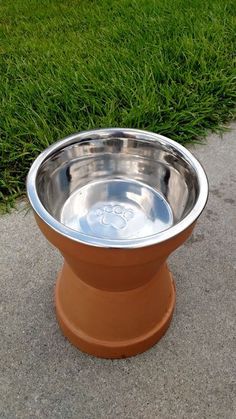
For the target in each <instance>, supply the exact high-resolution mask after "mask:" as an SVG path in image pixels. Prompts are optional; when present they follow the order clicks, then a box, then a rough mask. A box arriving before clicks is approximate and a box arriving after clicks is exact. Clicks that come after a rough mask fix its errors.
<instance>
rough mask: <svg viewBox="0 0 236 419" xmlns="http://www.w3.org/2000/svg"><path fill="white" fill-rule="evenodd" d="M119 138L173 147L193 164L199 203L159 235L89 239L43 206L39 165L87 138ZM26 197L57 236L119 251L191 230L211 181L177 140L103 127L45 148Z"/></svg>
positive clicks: (31, 173)
mask: <svg viewBox="0 0 236 419" xmlns="http://www.w3.org/2000/svg"><path fill="white" fill-rule="evenodd" d="M112 136H113V137H115V136H120V137H123V138H126V137H127V138H136V139H142V140H148V141H156V142H158V143H159V144H162V145H168V146H171V147H172V148H173V149H175V150H177V151H179V152H180V154H181V155H182V156H183V157H184V159H185V160H186V161H187V162H188V163H189V164H190V166H191V167H192V168H193V169H194V171H195V173H196V176H197V179H198V185H199V195H198V198H197V200H196V203H195V205H194V206H193V208H192V209H191V211H190V212H189V213H188V214H187V215H186V216H185V217H184V218H183V219H182V220H181V221H179V222H178V223H176V224H174V225H173V226H171V227H169V228H168V229H166V230H164V231H161V232H160V233H155V234H153V235H149V236H146V237H141V238H135V239H122V240H117V239H115V240H114V239H105V238H102V237H95V236H90V235H87V234H85V233H81V232H79V231H76V230H73V229H71V228H69V227H67V226H66V225H64V224H62V223H61V222H60V221H58V220H56V219H55V218H54V217H53V216H52V215H51V214H50V213H49V212H48V211H47V210H46V208H45V207H44V206H43V204H42V202H41V200H40V199H39V196H38V193H37V188H36V179H37V174H38V170H39V168H40V166H41V165H42V163H43V162H44V161H45V160H46V159H48V158H49V157H50V156H51V155H53V154H54V153H55V152H57V151H59V150H60V149H62V148H64V147H65V146H69V145H72V144H75V143H77V142H81V141H86V140H88V139H90V140H91V139H94V140H96V139H99V138H104V139H106V138H110V137H112ZM26 188H27V195H28V199H29V201H30V204H31V206H32V208H33V210H34V211H35V212H36V214H37V215H38V216H39V217H40V218H41V220H42V221H44V222H45V223H46V224H47V225H48V226H49V227H50V228H52V229H53V230H54V231H56V232H57V233H59V234H61V235H62V236H64V237H67V238H69V239H71V240H73V241H75V242H79V243H81V244H86V245H89V246H95V247H105V248H118V249H134V248H140V247H146V246H151V245H155V244H158V243H162V242H164V241H167V240H170V239H172V238H174V237H176V236H177V235H179V234H180V233H182V232H183V231H184V230H186V229H187V228H188V227H190V226H191V225H192V224H193V223H194V222H195V221H196V220H197V218H198V217H199V216H200V214H201V213H202V211H203V209H204V207H205V205H206V203H207V199H208V190H209V187H208V179H207V176H206V173H205V171H204V169H203V167H202V165H201V164H200V163H199V161H198V160H197V159H196V157H194V156H193V154H192V153H191V152H190V151H189V150H187V149H186V148H185V147H183V146H182V145H180V144H179V143H177V142H176V141H174V140H171V139H169V138H167V137H165V136H163V135H160V134H156V133H154V132H151V131H145V130H138V129H132V128H101V129H94V130H88V131H81V132H78V133H75V134H72V135H70V136H67V137H65V138H64V139H62V140H59V141H57V142H56V143H54V144H52V145H51V146H49V147H48V148H46V149H45V150H44V151H43V152H42V153H41V154H40V155H39V156H38V157H37V158H36V159H35V160H34V162H33V164H32V166H31V168H30V170H29V172H28V176H27V181H26Z"/></svg>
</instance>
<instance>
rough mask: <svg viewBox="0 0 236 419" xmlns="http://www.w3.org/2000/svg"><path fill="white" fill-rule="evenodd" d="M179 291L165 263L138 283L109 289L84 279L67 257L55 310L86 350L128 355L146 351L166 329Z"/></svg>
mask: <svg viewBox="0 0 236 419" xmlns="http://www.w3.org/2000/svg"><path fill="white" fill-rule="evenodd" d="M175 294H176V292H175V285H174V281H173V279H172V276H171V274H170V272H169V270H168V268H167V265H166V264H163V265H162V266H161V268H160V269H159V271H158V273H157V274H156V275H155V276H154V277H153V278H152V279H151V280H150V281H148V282H147V283H146V284H144V285H143V286H141V287H139V288H135V289H131V290H128V291H127V290H126V291H107V290H101V289H97V288H94V287H91V286H90V285H87V284H86V283H85V282H83V281H81V279H80V278H78V277H77V276H76V275H75V274H74V272H73V271H72V270H71V268H70V267H69V266H68V264H67V263H66V262H65V263H64V266H63V268H62V271H61V272H60V274H59V276H58V280H57V284H56V290H55V301H56V313H57V318H58V322H59V325H60V327H61V329H62V331H63V333H64V335H65V336H66V337H67V338H68V339H69V341H70V342H71V343H72V344H73V345H75V346H76V347H78V348H79V349H81V350H82V351H83V352H87V353H89V354H91V355H94V356H97V357H101V358H126V357H129V356H133V355H136V354H138V353H141V352H144V351H145V350H147V349H148V348H150V347H151V346H153V345H154V344H155V343H156V342H157V341H158V340H159V339H160V338H161V337H162V336H163V335H164V333H165V332H166V330H167V328H168V326H169V324H170V321H171V318H172V315H173V311H174V306H175Z"/></svg>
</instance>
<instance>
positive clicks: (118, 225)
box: [96, 205, 134, 230]
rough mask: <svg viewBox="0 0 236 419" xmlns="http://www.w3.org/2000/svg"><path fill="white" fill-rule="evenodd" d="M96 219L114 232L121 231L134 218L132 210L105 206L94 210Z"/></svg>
mask: <svg viewBox="0 0 236 419" xmlns="http://www.w3.org/2000/svg"><path fill="white" fill-rule="evenodd" d="M96 215H97V217H99V218H100V222H101V223H102V224H104V225H107V226H112V227H114V228H115V229H116V230H122V229H123V228H125V227H126V225H127V222H128V221H129V220H131V218H133V216H134V212H133V210H132V209H126V208H124V207H122V206H121V205H105V206H104V207H102V208H98V209H97V210H96Z"/></svg>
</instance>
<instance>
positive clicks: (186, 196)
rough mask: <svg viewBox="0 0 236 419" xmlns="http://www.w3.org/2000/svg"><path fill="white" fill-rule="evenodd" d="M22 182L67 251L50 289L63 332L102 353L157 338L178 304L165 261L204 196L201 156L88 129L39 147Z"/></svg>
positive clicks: (123, 133)
mask: <svg viewBox="0 0 236 419" xmlns="http://www.w3.org/2000/svg"><path fill="white" fill-rule="evenodd" d="M27 190H28V196H29V199H30V202H31V205H32V207H33V209H34V212H35V217H36V221H37V223H38V225H39V228H40V229H41V231H42V233H43V234H44V235H45V237H46V238H47V239H48V240H49V241H50V242H51V243H52V244H53V245H54V246H55V247H57V248H58V249H59V250H60V252H61V253H62V255H63V257H64V260H65V262H64V265H63V268H62V270H61V272H60V273H59V276H58V279H57V285H56V291H55V300H56V313H57V318H58V321H59V324H60V326H61V329H62V331H63V333H64V334H65V336H67V338H68V339H69V340H70V341H71V343H73V344H74V345H75V346H77V347H79V348H80V349H81V350H83V351H85V352H88V353H90V354H93V355H96V356H99V357H105V358H122V357H127V356H131V355H135V354H137V353H140V352H143V351H144V350H146V349H147V348H149V347H150V346H151V345H153V344H154V343H155V342H157V341H158V340H159V339H160V338H161V336H162V335H163V334H164V333H165V331H166V330H167V328H168V326H169V324H170V321H171V318H172V314H173V310H174V305H175V286H174V282H173V279H172V275H171V274H170V272H169V270H168V268H167V264H166V260H167V258H168V256H169V255H170V253H172V252H173V251H174V250H175V249H176V248H178V247H179V246H180V245H181V244H183V242H184V241H185V240H186V239H187V238H188V237H189V236H190V234H191V232H192V230H193V227H194V224H195V222H196V219H197V218H198V216H199V215H200V213H201V211H202V210H203V208H204V206H205V204H206V200H207V194H208V184H207V179H206V176H205V173H204V171H203V169H202V167H201V166H200V164H199V163H198V161H197V160H196V159H195V158H194V157H193V156H192V155H191V154H190V153H189V151H187V150H186V149H185V148H183V147H182V146H180V145H179V144H177V143H175V142H173V141H171V140H169V139H167V138H165V137H162V136H159V135H157V134H153V133H148V132H145V131H138V130H130V129H105V130H96V131H88V132H83V133H79V134H75V135H74V136H71V137H68V138H66V139H64V140H62V141H60V142H58V143H56V144H55V145H53V146H51V147H49V148H48V149H47V150H46V151H45V152H43V153H42V154H41V155H40V156H39V157H38V158H37V159H36V161H35V162H34V164H33V165H32V167H31V170H30V172H29V175H28V180H27Z"/></svg>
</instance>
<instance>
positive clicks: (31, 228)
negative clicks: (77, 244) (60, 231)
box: [0, 123, 236, 419]
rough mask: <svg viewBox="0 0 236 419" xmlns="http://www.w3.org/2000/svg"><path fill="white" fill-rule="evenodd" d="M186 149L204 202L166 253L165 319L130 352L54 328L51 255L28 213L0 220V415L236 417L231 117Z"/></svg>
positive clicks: (235, 141)
mask: <svg viewBox="0 0 236 419" xmlns="http://www.w3.org/2000/svg"><path fill="white" fill-rule="evenodd" d="M191 150H192V152H193V153H194V154H195V155H196V156H197V157H198V158H199V159H200V161H201V162H202V164H203V166H204V168H205V170H206V172H207V175H208V177H209V183H210V196H209V201H208V204H207V207H206V209H205V211H204V212H203V214H202V216H201V217H200V219H199V222H198V224H197V227H196V229H195V231H194V234H193V236H192V237H191V238H190V239H189V241H188V242H187V243H186V244H185V245H184V246H182V248H180V249H179V250H178V251H176V253H175V254H174V255H173V256H172V257H171V259H170V267H171V270H172V272H173V274H174V277H175V280H176V287H177V306H176V311H175V315H174V319H173V321H172V323H171V327H170V328H169V330H168V332H167V333H166V335H165V336H164V337H163V338H162V339H161V341H160V342H159V343H158V344H157V345H155V346H154V347H153V348H151V349H150V350H149V351H147V352H145V353H143V354H141V355H138V356H136V357H133V358H129V359H122V360H113V361H112V360H102V359H97V358H94V357H91V356H88V355H86V354H83V353H81V352H80V351H79V350H77V349H76V348H74V347H73V346H72V345H71V344H70V343H69V342H68V341H67V340H66V339H65V338H64V337H63V336H62V334H61V332H60V330H59V327H58V324H57V322H56V318H55V313H54V306H53V290H54V284H55V278H56V275H57V271H58V269H59V268H60V266H61V263H62V259H61V257H60V255H59V254H58V252H57V251H56V250H55V249H53V248H52V247H51V245H50V244H48V243H47V242H46V240H45V239H44V237H43V236H42V234H41V233H40V232H39V230H38V228H37V227H36V224H35V222H34V219H33V216H32V213H31V211H29V212H28V213H26V212H25V211H24V210H22V208H21V209H18V211H15V212H13V213H12V214H10V215H4V216H2V217H1V218H0V242H1V245H0V266H1V276H0V290H1V292H0V294H1V306H0V307H1V311H0V312H1V322H0V328H1V346H0V366H1V370H0V382H1V396H0V418H1V419H3V418H7V419H10V418H24V419H26V418H63V419H67V418H82V419H85V418H159V419H171V418H178V419H179V418H186V419H191V418H207V419H209V418H213V419H216V418H220V419H222V418H226V419H235V418H236V123H234V124H231V131H230V132H228V133H226V134H224V135H223V137H221V136H219V135H210V136H209V137H208V139H207V141H206V142H205V144H201V145H195V146H194V147H193V146H191ZM23 206H24V205H23Z"/></svg>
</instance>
